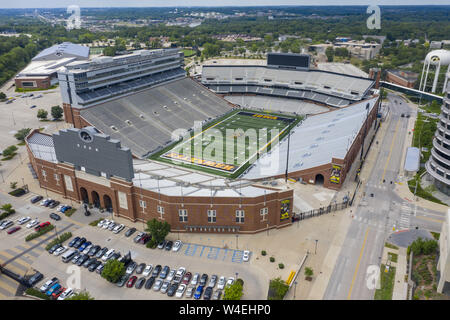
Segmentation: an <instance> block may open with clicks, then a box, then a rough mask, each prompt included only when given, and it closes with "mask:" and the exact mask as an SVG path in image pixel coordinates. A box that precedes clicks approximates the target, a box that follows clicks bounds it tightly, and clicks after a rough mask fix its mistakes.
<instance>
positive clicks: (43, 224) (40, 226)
mask: <svg viewBox="0 0 450 320" xmlns="http://www.w3.org/2000/svg"><path fill="white" fill-rule="evenodd" d="M49 225H50V222H48V221H47V222H42V223H41V224H40V225H38V226H37V227H36V228H34V230H35V231H40V230H41V229H42V228H44V227H46V226H49Z"/></svg>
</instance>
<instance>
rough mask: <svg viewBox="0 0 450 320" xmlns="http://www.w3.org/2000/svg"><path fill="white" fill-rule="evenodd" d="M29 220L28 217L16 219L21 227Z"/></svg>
mask: <svg viewBox="0 0 450 320" xmlns="http://www.w3.org/2000/svg"><path fill="white" fill-rule="evenodd" d="M30 220H31V218H30V217H22V218H19V219H17V223H18V224H20V225H22V224H24V223H26V222H28V221H30Z"/></svg>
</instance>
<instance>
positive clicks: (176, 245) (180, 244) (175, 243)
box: [172, 240, 183, 252]
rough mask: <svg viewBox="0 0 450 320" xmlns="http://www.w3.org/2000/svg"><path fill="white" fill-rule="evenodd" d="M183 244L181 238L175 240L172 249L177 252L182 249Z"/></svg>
mask: <svg viewBox="0 0 450 320" xmlns="http://www.w3.org/2000/svg"><path fill="white" fill-rule="evenodd" d="M182 245H183V242H181V240H177V241H175V242H174V244H173V247H172V251H174V252H177V251H178V250H180V248H181V246H182Z"/></svg>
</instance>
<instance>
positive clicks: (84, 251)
mask: <svg viewBox="0 0 450 320" xmlns="http://www.w3.org/2000/svg"><path fill="white" fill-rule="evenodd" d="M93 246H94V245H93V244H90V245H88V246H87V247H86V248H84V250H83V252H82V254H87V253H88V252H89V250H91V248H92V247H93Z"/></svg>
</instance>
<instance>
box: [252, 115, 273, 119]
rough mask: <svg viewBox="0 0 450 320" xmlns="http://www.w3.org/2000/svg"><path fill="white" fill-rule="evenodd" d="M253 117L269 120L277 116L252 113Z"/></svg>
mask: <svg viewBox="0 0 450 320" xmlns="http://www.w3.org/2000/svg"><path fill="white" fill-rule="evenodd" d="M253 117H255V118H263V119H271V120H277V119H278V117H275V116H268V115H265V114H254V115H253Z"/></svg>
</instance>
